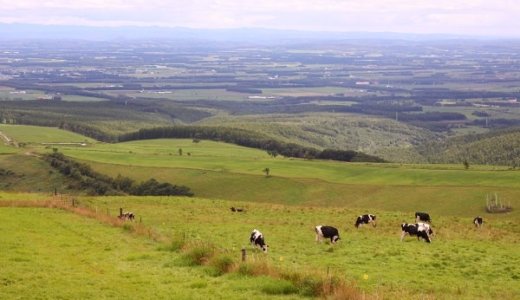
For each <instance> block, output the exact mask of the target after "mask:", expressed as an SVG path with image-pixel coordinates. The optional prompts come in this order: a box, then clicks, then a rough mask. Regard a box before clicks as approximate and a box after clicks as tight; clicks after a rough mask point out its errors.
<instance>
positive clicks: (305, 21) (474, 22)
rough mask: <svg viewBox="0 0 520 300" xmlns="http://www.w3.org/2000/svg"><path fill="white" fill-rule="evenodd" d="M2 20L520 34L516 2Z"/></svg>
mask: <svg viewBox="0 0 520 300" xmlns="http://www.w3.org/2000/svg"><path fill="white" fill-rule="evenodd" d="M0 7H2V9H1V10H0V22H10V23H13V22H18V23H37V24H68V25H97V26H121V25H139V26H147V25H158V26H170V27H174V26H183V27H195V28H237V27H264V28H279V29H303V30H331V31H395V32H415V33H459V34H491V35H515V36H520V32H518V30H517V29H516V28H520V20H519V19H520V18H517V16H518V15H520V5H518V2H517V1H516V0H494V1H489V0H415V1H410V0H356V1H353V0H190V1H188V0H177V1H163V0H126V1H123V0H82V1H68V0H67V1H65V0H48V1H34V0H31V1H28V0H18V1H12V0H9V1H6V0H0Z"/></svg>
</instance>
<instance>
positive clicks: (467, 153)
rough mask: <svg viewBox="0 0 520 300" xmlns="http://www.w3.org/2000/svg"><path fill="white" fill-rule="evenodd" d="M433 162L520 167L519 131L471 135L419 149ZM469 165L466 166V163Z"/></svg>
mask: <svg viewBox="0 0 520 300" xmlns="http://www.w3.org/2000/svg"><path fill="white" fill-rule="evenodd" d="M418 150H419V152H420V153H421V154H422V155H423V156H424V157H426V158H427V160H428V161H429V162H431V163H462V164H464V166H465V167H466V163H467V165H468V167H469V164H492V165H504V166H510V167H513V168H517V167H520V129H519V128H516V129H515V128H511V129H507V130H499V131H492V132H489V133H484V134H469V135H464V136H458V137H453V138H450V139H447V140H443V141H440V142H430V143H426V144H424V145H422V146H421V147H419V148H418ZM464 162H466V163H464Z"/></svg>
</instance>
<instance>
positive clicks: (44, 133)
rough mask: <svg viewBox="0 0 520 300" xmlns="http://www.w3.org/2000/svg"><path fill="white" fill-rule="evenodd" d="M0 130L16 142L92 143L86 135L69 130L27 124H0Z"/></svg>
mask: <svg viewBox="0 0 520 300" xmlns="http://www.w3.org/2000/svg"><path fill="white" fill-rule="evenodd" d="M0 131H1V132H3V133H4V134H5V135H7V136H8V137H10V138H11V139H13V140H15V141H16V142H18V143H26V144H27V143H83V142H86V143H89V144H91V143H94V142H95V141H94V140H93V139H91V138H88V137H86V136H83V135H80V134H76V133H73V132H70V131H66V130H62V129H58V128H53V127H40V126H29V125H7V124H0Z"/></svg>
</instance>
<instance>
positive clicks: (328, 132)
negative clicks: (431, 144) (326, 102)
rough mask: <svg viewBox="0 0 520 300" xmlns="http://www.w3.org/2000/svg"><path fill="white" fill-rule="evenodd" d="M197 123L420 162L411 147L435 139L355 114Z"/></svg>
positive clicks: (226, 118)
mask: <svg viewBox="0 0 520 300" xmlns="http://www.w3.org/2000/svg"><path fill="white" fill-rule="evenodd" d="M199 123H200V124H203V125H223V126H227V127H237V128H243V129H249V130H254V131H259V132H262V133H265V134H268V135H270V136H272V137H273V138H282V139H284V140H286V141H288V142H292V143H297V144H301V145H305V146H308V147H315V148H318V149H323V148H331V149H344V150H347V149H348V150H355V151H360V152H364V153H367V154H372V155H376V156H380V157H382V158H384V159H387V160H389V161H394V162H421V161H424V159H423V158H422V157H421V156H420V155H419V154H418V153H417V152H415V151H414V147H415V146H418V145H420V144H422V143H424V142H426V141H430V140H432V139H436V138H438V136H437V135H436V134H433V133H431V132H429V131H427V130H425V129H422V128H418V127H414V126H410V125H406V124H403V123H399V122H396V121H394V120H390V119H386V118H379V117H367V116H360V115H355V114H326V113H313V114H301V115H294V114H292V115H286V114H279V115H262V116H255V115H253V116H227V115H226V116H216V117H212V118H207V119H204V120H202V121H200V122H199ZM403 154H405V155H403Z"/></svg>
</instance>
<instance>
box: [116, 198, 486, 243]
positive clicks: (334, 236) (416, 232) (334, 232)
mask: <svg viewBox="0 0 520 300" xmlns="http://www.w3.org/2000/svg"><path fill="white" fill-rule="evenodd" d="M231 211H232V212H244V211H245V209H243V208H236V207H231ZM118 218H119V219H121V220H129V221H133V220H134V219H135V215H134V213H132V212H125V213H123V212H122V209H121V213H120V215H119V216H118ZM431 221H432V220H431V218H430V215H429V214H428V213H424V212H416V213H415V223H414V224H408V223H402V224H401V241H403V239H404V237H405V236H406V235H409V236H416V237H417V239H418V240H419V239H421V238H422V239H423V240H425V241H426V242H428V243H431V241H432V236H433V235H434V233H433V230H432V227H431V225H430V224H431ZM483 223H484V221H483V219H482V217H480V216H478V217H475V219H473V224H475V226H476V227H477V228H479V227H481V226H482V224H483ZM364 224H372V226H374V227H376V225H377V224H376V216H375V215H373V214H366V215H361V216H359V217H357V219H356V223H355V224H354V226H355V227H356V228H359V227H361V226H362V225H364ZM314 231H315V233H316V242H321V241H322V239H324V238H325V239H330V242H331V243H332V244H335V243H336V242H337V241H338V240H339V239H340V237H339V231H338V229H337V228H335V227H332V226H327V225H318V226H316V227H315V228H314ZM249 242H250V243H251V245H252V246H253V247H259V248H260V249H261V250H262V251H264V252H267V248H268V247H269V245H267V244H266V243H265V239H264V235H263V234H262V233H261V232H260V231H259V230H258V229H253V232H251V236H250V238H249Z"/></svg>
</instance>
